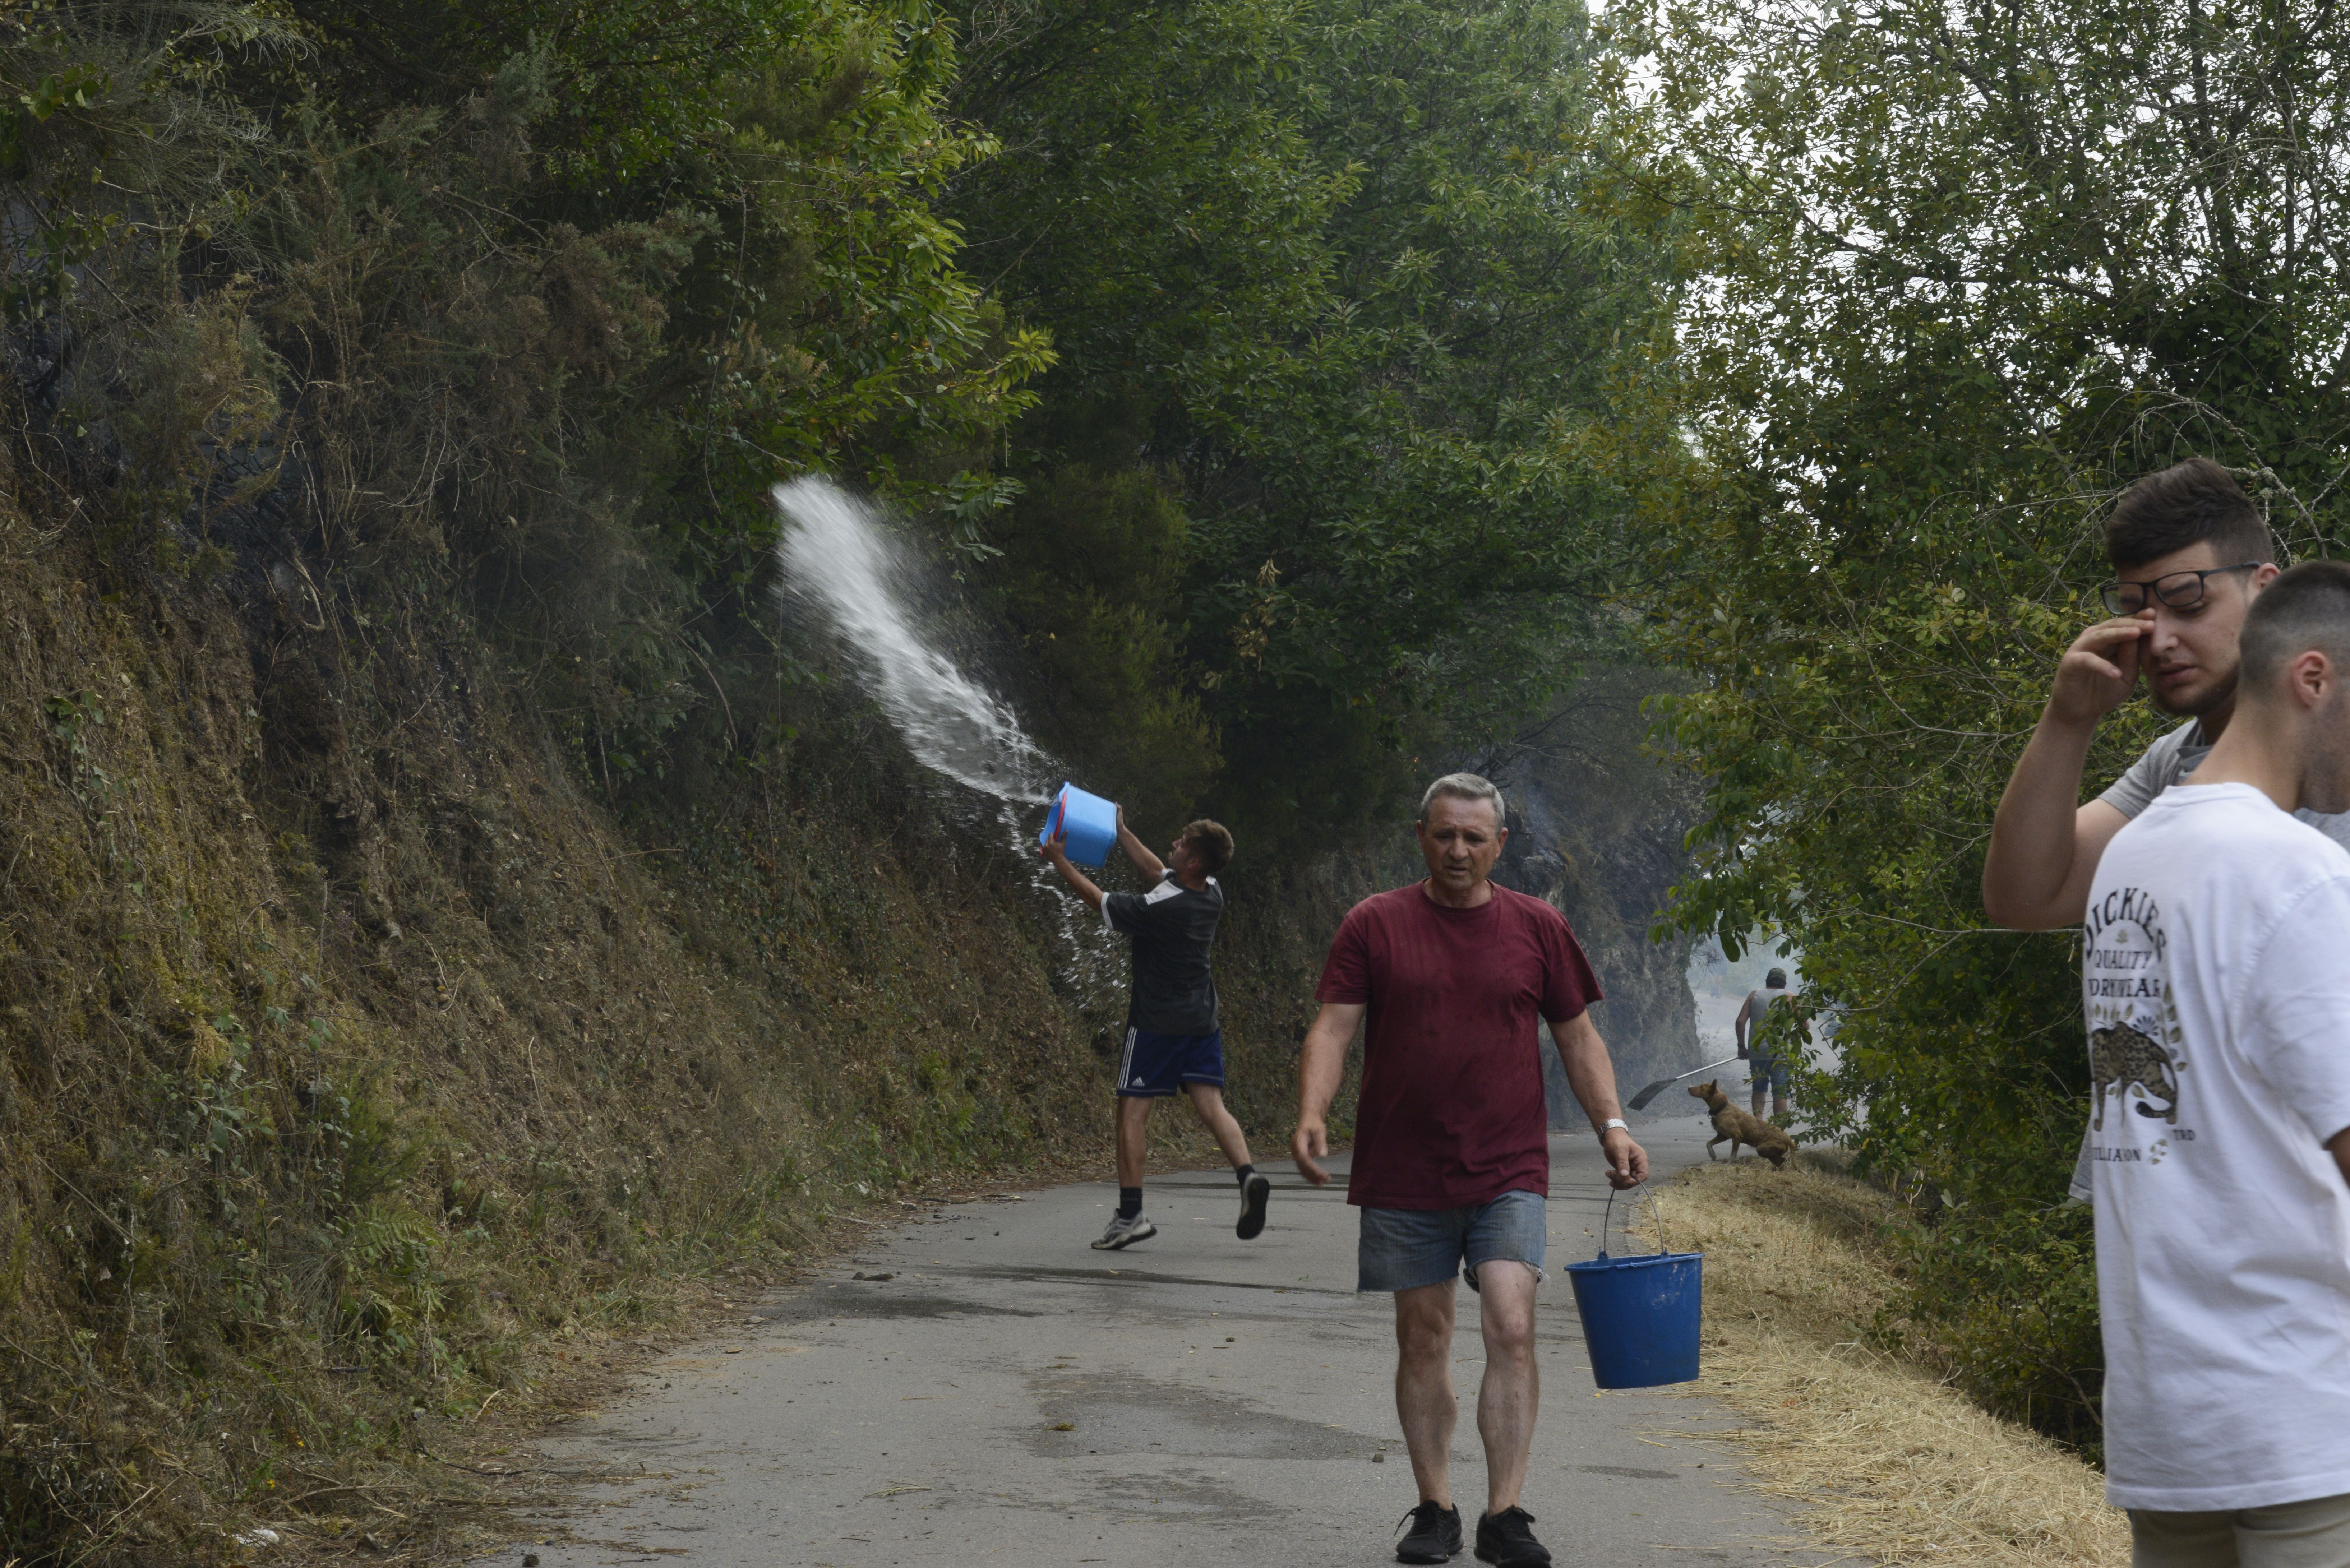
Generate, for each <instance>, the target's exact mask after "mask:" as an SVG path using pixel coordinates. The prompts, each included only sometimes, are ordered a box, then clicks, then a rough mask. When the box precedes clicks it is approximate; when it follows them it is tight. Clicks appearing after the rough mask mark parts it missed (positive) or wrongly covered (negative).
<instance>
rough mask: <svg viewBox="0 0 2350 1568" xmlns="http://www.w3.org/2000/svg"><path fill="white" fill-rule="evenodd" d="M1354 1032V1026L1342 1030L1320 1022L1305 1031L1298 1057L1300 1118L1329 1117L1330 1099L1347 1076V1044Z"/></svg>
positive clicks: (1333, 1098) (1298, 1110) (1336, 1093)
mask: <svg viewBox="0 0 2350 1568" xmlns="http://www.w3.org/2000/svg"><path fill="white" fill-rule="evenodd" d="M1354 1034H1355V1032H1354V1030H1353V1029H1352V1028H1351V1027H1349V1028H1347V1030H1346V1031H1344V1032H1343V1033H1342V1032H1340V1031H1339V1030H1338V1029H1337V1028H1336V1027H1335V1026H1334V1025H1332V1024H1330V1023H1323V1022H1318V1021H1317V1022H1316V1023H1315V1025H1314V1027H1313V1028H1311V1029H1309V1030H1307V1031H1306V1032H1305V1047H1304V1049H1303V1050H1301V1051H1300V1052H1299V1054H1298V1058H1297V1119H1298V1120H1299V1121H1301V1122H1318V1121H1322V1120H1324V1119H1326V1117H1327V1116H1329V1114H1330V1102H1331V1101H1332V1100H1335V1099H1336V1098H1337V1097H1338V1083H1339V1080H1340V1079H1341V1078H1343V1077H1344V1076H1345V1075H1346V1071H1347V1045H1348V1044H1350V1043H1352V1041H1353V1039H1354Z"/></svg>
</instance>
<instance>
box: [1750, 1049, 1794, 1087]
mask: <svg viewBox="0 0 2350 1568" xmlns="http://www.w3.org/2000/svg"><path fill="white" fill-rule="evenodd" d="M1747 1069H1748V1070H1747V1077H1748V1079H1749V1080H1750V1081H1751V1082H1752V1084H1753V1085H1754V1086H1755V1087H1756V1088H1758V1089H1759V1088H1761V1087H1762V1086H1763V1085H1765V1084H1768V1085H1771V1092H1772V1093H1773V1094H1774V1095H1783V1094H1785V1093H1786V1092H1787V1059H1786V1058H1785V1057H1784V1056H1773V1055H1771V1054H1768V1053H1765V1052H1762V1051H1757V1052H1755V1053H1754V1055H1753V1057H1752V1060H1751V1061H1749V1063H1748V1064H1747Z"/></svg>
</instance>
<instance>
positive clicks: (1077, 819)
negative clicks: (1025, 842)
mask: <svg viewBox="0 0 2350 1568" xmlns="http://www.w3.org/2000/svg"><path fill="white" fill-rule="evenodd" d="M1056 833H1058V834H1066V840H1065V842H1064V843H1063V844H1062V846H1061V848H1062V850H1063V852H1064V853H1065V854H1066V855H1067V856H1068V857H1069V858H1070V859H1071V860H1074V861H1076V863H1077V864H1078V865H1080V866H1098V865H1100V864H1101V863H1102V862H1103V861H1105V860H1107V859H1108V858H1109V851H1110V846H1112V845H1114V844H1116V843H1117V842H1118V805H1117V804H1116V803H1115V802H1113V801H1107V800H1104V799H1102V797H1101V796H1099V795H1097V794H1087V793H1086V792H1085V791H1083V790H1081V789H1079V788H1078V787H1077V786H1076V785H1075V784H1063V785H1062V786H1061V793H1060V794H1056V795H1055V796H1054V797H1053V809H1052V810H1051V811H1049V812H1047V813H1045V827H1044V831H1043V832H1041V833H1039V834H1037V835H1036V842H1037V843H1039V844H1050V843H1052V842H1053V836H1054V835H1055V834H1056Z"/></svg>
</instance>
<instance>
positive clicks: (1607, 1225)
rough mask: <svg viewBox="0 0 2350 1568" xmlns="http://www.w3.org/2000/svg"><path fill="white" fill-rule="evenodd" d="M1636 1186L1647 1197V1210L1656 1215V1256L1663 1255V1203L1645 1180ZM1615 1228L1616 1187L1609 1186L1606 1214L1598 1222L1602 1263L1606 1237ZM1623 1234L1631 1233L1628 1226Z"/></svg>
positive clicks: (1664, 1250)
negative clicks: (1605, 1216)
mask: <svg viewBox="0 0 2350 1568" xmlns="http://www.w3.org/2000/svg"><path fill="white" fill-rule="evenodd" d="M1638 1188H1639V1190H1640V1191H1641V1192H1642V1193H1643V1194H1644V1195H1646V1197H1647V1198H1648V1212H1649V1213H1650V1214H1652V1215H1654V1216H1655V1217H1656V1220H1657V1256H1658V1257H1659V1258H1661V1257H1663V1256H1664V1255H1665V1253H1666V1251H1667V1250H1668V1249H1667V1248H1666V1246H1665V1208H1664V1205H1663V1204H1661V1203H1659V1202H1658V1201H1657V1195H1656V1194H1655V1193H1654V1192H1652V1191H1650V1190H1649V1189H1648V1183H1647V1182H1645V1181H1643V1182H1640V1183H1638ZM1615 1228H1616V1189H1614V1188H1612V1187H1611V1188H1609V1189H1607V1218H1606V1219H1604V1220H1600V1222H1599V1261H1600V1262H1603V1263H1604V1262H1607V1238H1608V1237H1609V1236H1611V1235H1613V1234H1615ZM1625 1234H1626V1235H1627V1236H1629V1235H1630V1234H1631V1231H1630V1230H1629V1229H1628V1228H1627V1230H1626V1231H1625Z"/></svg>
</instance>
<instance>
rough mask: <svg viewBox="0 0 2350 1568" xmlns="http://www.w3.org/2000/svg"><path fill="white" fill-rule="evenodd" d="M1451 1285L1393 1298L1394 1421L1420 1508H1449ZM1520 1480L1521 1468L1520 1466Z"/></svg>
mask: <svg viewBox="0 0 2350 1568" xmlns="http://www.w3.org/2000/svg"><path fill="white" fill-rule="evenodd" d="M1452 1295H1453V1282H1451V1280H1447V1281H1445V1282H1443V1283H1442V1284H1438V1285H1419V1286H1417V1287H1415V1288H1413V1289H1411V1290H1408V1291H1398V1292H1396V1297H1395V1302H1396V1416H1397V1417H1398V1418H1399V1419H1400V1420H1401V1421H1402V1423H1403V1446H1404V1448H1405V1449H1406V1451H1408V1452H1409V1454H1410V1455H1411V1479H1412V1480H1415V1481H1417V1482H1418V1483H1419V1496H1420V1501H1423V1502H1433V1503H1439V1504H1441V1505H1442V1506H1443V1507H1446V1508H1451V1506H1452V1476H1451V1456H1452V1428H1453V1427H1454V1425H1455V1424H1457V1423H1458V1422H1459V1420H1460V1418H1461V1406H1460V1402H1459V1401H1458V1400H1456V1399H1455V1398H1454V1397H1453V1396H1452ZM1518 1468H1519V1472H1520V1474H1521V1476H1523V1473H1524V1469H1525V1467H1524V1464H1523V1461H1521V1463H1520V1465H1519V1467H1518Z"/></svg>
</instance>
